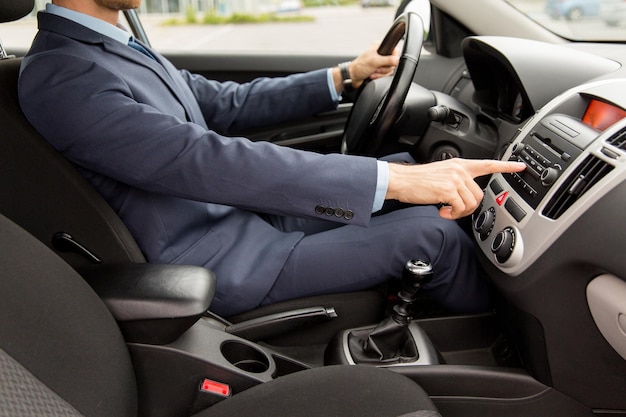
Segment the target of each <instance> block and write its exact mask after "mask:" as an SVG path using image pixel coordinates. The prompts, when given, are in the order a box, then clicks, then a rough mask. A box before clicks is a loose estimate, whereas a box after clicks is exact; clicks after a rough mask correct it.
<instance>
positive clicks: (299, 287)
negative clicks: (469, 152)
mask: <svg viewBox="0 0 626 417" xmlns="http://www.w3.org/2000/svg"><path fill="white" fill-rule="evenodd" d="M385 209H386V207H384V208H383V210H385ZM386 211H387V212H384V213H380V214H378V215H374V216H373V217H372V219H371V222H370V224H369V227H360V226H351V225H339V224H336V223H333V222H326V221H323V220H311V219H303V218H291V217H279V216H266V217H265V219H266V220H267V221H268V222H270V223H271V224H272V225H273V226H274V227H276V228H278V229H280V230H283V231H286V232H289V231H294V230H300V231H303V232H304V233H305V237H304V238H303V239H302V240H301V241H300V242H299V243H298V244H297V245H296V247H295V248H294V250H293V251H292V253H291V255H290V256H289V258H288V260H287V262H286V263H285V265H284V268H283V269H282V271H281V273H280V275H279V276H278V279H277V280H276V282H275V284H274V286H273V287H272V289H271V290H270V292H269V293H268V295H267V296H266V297H265V299H264V300H263V302H262V303H263V304H272V303H276V302H279V301H285V300H289V299H294V298H300V297H306V296H313V295H319V294H329V293H338V292H351V291H359V290H365V289H369V288H372V287H375V286H376V285H378V284H381V283H384V282H387V281H388V280H391V279H399V278H400V277H401V276H402V271H403V268H404V265H405V264H406V262H407V261H408V260H411V259H421V260H425V261H428V262H430V263H431V264H432V267H433V279H432V281H431V282H430V283H428V284H426V285H425V286H424V288H423V291H424V292H425V293H426V294H428V295H430V296H431V297H432V298H433V299H434V300H436V301H437V302H439V303H440V304H441V305H442V306H443V307H445V308H446V309H448V310H450V311H452V312H458V313H478V312H484V311H486V310H487V309H489V307H490V302H489V286H488V282H487V280H486V278H485V276H484V273H483V272H482V269H481V268H480V265H479V262H478V260H477V258H476V252H475V249H474V243H473V240H472V238H471V237H470V236H469V234H468V233H467V232H466V231H465V230H464V229H463V228H462V227H461V226H460V225H459V223H457V222H456V221H453V220H446V219H443V218H441V217H440V216H439V212H438V210H437V208H436V207H435V206H401V207H400V208H398V209H395V210H394V209H387V210H386Z"/></svg>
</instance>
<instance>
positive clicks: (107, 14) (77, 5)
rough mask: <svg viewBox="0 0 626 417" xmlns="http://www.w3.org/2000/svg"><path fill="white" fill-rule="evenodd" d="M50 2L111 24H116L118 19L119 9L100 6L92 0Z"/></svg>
mask: <svg viewBox="0 0 626 417" xmlns="http://www.w3.org/2000/svg"><path fill="white" fill-rule="evenodd" d="M52 4H56V5H57V6H61V7H65V8H67V9H71V10H74V11H77V12H80V13H84V14H87V15H89V16H92V17H95V18H97V19H102V20H104V21H105V22H107V23H110V24H112V25H117V22H118V21H119V16H120V12H119V10H114V9H110V8H107V7H103V6H100V5H98V4H96V3H95V2H94V1H92V0H53V1H52Z"/></svg>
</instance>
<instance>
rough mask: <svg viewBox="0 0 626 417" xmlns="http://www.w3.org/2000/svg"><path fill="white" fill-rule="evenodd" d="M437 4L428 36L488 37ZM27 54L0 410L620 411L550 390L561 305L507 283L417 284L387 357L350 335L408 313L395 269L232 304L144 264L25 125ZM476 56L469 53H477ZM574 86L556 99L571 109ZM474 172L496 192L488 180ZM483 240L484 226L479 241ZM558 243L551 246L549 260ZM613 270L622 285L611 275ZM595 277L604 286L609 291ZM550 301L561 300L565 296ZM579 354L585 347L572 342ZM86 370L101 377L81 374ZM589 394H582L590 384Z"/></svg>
mask: <svg viewBox="0 0 626 417" xmlns="http://www.w3.org/2000/svg"><path fill="white" fill-rule="evenodd" d="M29 3H30V5H29ZM402 3H403V5H404V4H405V3H407V2H406V1H403V2H402ZM29 6H30V8H29ZM31 10H32V0H31V1H30V2H29V0H9V1H8V2H7V3H6V4H3V5H0V36H1V34H2V25H1V23H4V22H9V21H12V20H17V19H19V18H20V17H22V16H23V15H25V14H27V13H29V12H30V11H31ZM135 17H136V16H135ZM432 19H434V20H437V21H439V23H440V24H438V25H435V27H436V28H437V29H436V30H437V31H443V32H442V33H434V34H431V36H434V38H431V39H432V40H433V42H434V44H433V47H434V48H435V49H436V50H437V51H438V52H440V53H441V54H442V55H443V56H445V57H446V58H450V59H459V58H461V57H463V55H464V51H467V50H468V49H471V48H475V49H476V50H478V49H481V48H482V49H481V50H486V49H489V48H492V47H493V48H494V49H495V47H494V46H493V44H488V43H485V44H483V43H481V40H480V39H479V40H476V42H475V43H473V44H472V41H473V40H472V39H468V40H467V41H464V42H461V41H460V40H461V39H465V38H467V37H468V36H470V35H471V33H470V31H469V30H468V29H467V28H465V27H463V26H461V25H455V24H454V22H453V19H452V18H451V17H450V16H449V15H447V14H446V13H445V12H444V11H442V10H441V9H438V8H434V9H433V14H432ZM136 24H137V25H138V27H140V22H136ZM444 32H445V33H444ZM0 49H2V45H1V44H0ZM481 59H482V58H481ZM494 59H495V58H494ZM20 63H21V58H20V57H14V56H13V57H11V56H6V57H5V58H2V56H1V55H0V126H2V135H1V139H0V191H1V192H2V197H1V198H0V267H1V270H0V277H1V278H0V300H2V303H0V304H1V305H2V306H1V307H0V312H2V315H0V316H1V317H2V319H0V330H1V331H0V334H2V337H0V343H2V345H0V375H2V378H1V380H2V381H4V382H0V393H2V397H5V396H6V397H9V396H10V397H11V398H17V400H16V401H6V400H5V399H0V414H4V413H7V415H20V414H17V413H18V411H16V408H13V407H15V403H16V402H17V403H19V404H20V406H19V407H17V408H24V409H26V410H27V412H30V413H34V414H39V415H44V414H45V413H46V411H43V410H42V409H40V408H37V407H38V406H37V405H34V406H33V405H32V404H33V403H36V401H35V399H36V398H37V396H39V397H38V398H41V399H43V400H42V401H43V402H44V403H45V404H46V407H50V404H52V407H53V409H54V410H55V412H58V413H60V415H79V414H78V413H81V414H82V415H90V416H91V415H93V416H96V415H97V416H100V415H102V416H104V415H106V416H118V415H119V416H122V415H139V416H151V417H154V416H174V415H177V416H180V415H198V416H226V415H231V416H234V415H268V416H269V415H273V416H281V415H289V416H313V415H360V416H387V415H388V416H400V415H404V414H406V416H414V417H420V416H423V417H428V416H431V417H432V416H437V415H439V414H437V413H440V415H442V416H444V417H446V416H449V417H453V416H459V417H462V416H466V417H467V416H481V417H486V416H500V415H508V416H519V417H526V416H538V415H546V416H548V415H549V416H553V417H561V416H563V417H566V416H567V417H578V416H581V417H582V416H592V415H607V416H608V415H626V411H625V409H626V405H624V407H623V408H624V409H621V408H620V407H621V406H622V405H623V404H624V401H622V400H619V399H618V400H616V401H615V404H617V406H616V407H615V409H610V410H601V409H598V407H595V410H594V405H593V404H588V403H584V401H581V400H580V399H579V398H576V395H573V393H575V392H577V391H576V390H585V389H587V388H582V387H580V386H579V385H574V388H573V389H572V390H571V392H561V391H560V390H559V389H556V388H555V381H554V378H559V377H560V375H559V374H558V372H556V373H555V372H554V369H555V368H554V367H555V365H554V364H553V365H552V366H553V368H552V371H551V365H550V360H553V359H552V358H550V359H549V357H550V355H549V353H548V350H547V348H546V346H549V343H548V342H549V341H547V340H546V338H550V337H554V336H553V335H550V334H548V335H546V329H545V325H546V324H545V320H546V319H545V317H544V316H542V315H541V314H542V313H544V312H546V311H549V312H554V320H555V321H556V320H558V317H559V316H560V314H564V313H563V312H560V311H558V310H559V306H558V305H552V306H545V305H542V306H541V307H539V306H538V304H539V303H540V301H539V300H533V301H529V302H527V301H526V300H515V295H516V294H517V293H515V291H512V292H511V293H512V294H514V295H513V296H512V297H502V296H498V297H497V302H498V305H497V306H496V308H495V309H494V312H491V313H486V314H479V315H463V316H459V315H454V314H450V313H449V312H447V311H445V310H443V309H441V308H440V307H439V306H438V305H436V304H434V303H432V301H431V300H429V299H428V298H425V297H422V296H421V295H420V294H417V295H415V294H414V295H413V298H412V299H411V300H409V301H407V304H406V305H404V306H403V308H406V309H409V310H411V313H410V314H411V316H412V317H413V318H414V320H411V321H410V323H407V324H406V326H403V327H402V331H403V332H405V333H403V335H404V334H406V335H409V336H408V337H409V339H410V340H411V341H412V343H411V344H407V345H406V346H408V348H407V349H406V350H402V351H401V353H400V355H401V356H402V357H401V358H398V357H397V355H398V352H397V351H396V350H394V349H393V348H392V349H391V350H394V352H393V353H392V354H391V358H390V359H389V360H386V359H382V360H380V358H375V359H373V360H372V359H371V358H369V357H367V355H366V354H365V355H363V356H359V357H357V356H358V355H357V354H355V351H354V350H350V343H352V342H351V341H354V340H355V338H358V337H359V336H358V335H359V334H367V335H371V331H372V329H378V328H379V327H378V326H383V325H388V323H389V318H390V317H391V318H393V319H394V320H395V322H398V320H400V321H401V320H402V317H398V316H397V311H398V309H395V310H394V309H393V306H394V305H395V306H397V305H398V304H399V303H402V302H403V301H402V297H400V299H401V300H400V301H399V300H398V296H397V295H396V294H398V292H399V291H401V290H402V288H401V287H400V285H396V284H389V285H385V286H381V287H377V288H372V289H370V290H368V291H360V292H355V293H342V294H331V295H323V296H316V297H308V298H303V299H298V300H291V301H287V302H282V303H277V304H273V305H268V306H264V307H260V308H257V309H254V310H252V311H248V312H245V313H241V314H238V315H236V316H233V317H226V318H224V317H219V316H217V315H215V314H213V313H211V312H210V309H209V306H210V302H211V298H212V296H213V293H214V290H215V279H216V277H215V276H214V274H213V273H212V272H211V271H209V270H206V269H204V268H199V267H192V266H175V265H156V264H150V263H147V262H146V259H145V258H144V256H143V254H142V253H141V250H140V249H139V247H138V245H137V243H136V242H135V241H134V239H133V237H132V236H131V234H130V232H129V231H128V229H127V228H126V226H125V225H124V224H123V222H122V221H121V220H120V218H119V217H118V216H117V215H116V213H115V212H114V211H113V210H112V209H111V207H110V206H109V205H108V204H107V203H106V202H105V201H104V200H103V199H102V197H101V196H100V195H99V194H98V193H97V192H96V191H95V190H94V189H93V188H92V187H91V186H90V185H89V184H88V183H87V181H86V180H85V179H84V178H83V177H82V176H81V175H80V173H79V172H78V171H77V170H76V169H75V167H74V166H73V165H72V164H71V163H70V162H69V161H67V160H66V159H65V158H64V157H62V156H61V155H60V154H59V153H58V152H57V151H56V150H55V149H54V148H52V146H50V145H49V144H48V143H47V142H46V141H45V140H44V139H43V138H42V137H41V136H40V135H39V134H38V133H37V131H36V130H35V129H34V128H33V127H32V126H30V124H29V123H28V121H27V119H26V118H25V116H24V115H23V113H22V111H21V109H20V106H19V102H18V96H17V79H18V76H19V67H20ZM482 63H483V61H479V60H478V59H477V61H476V62H475V63H474V65H481V64H482ZM469 64H470V65H471V64H472V62H471V59H470V62H469ZM620 88H621V86H620ZM594 91H595V90H594ZM620 91H621V90H620ZM584 94H587V91H586V90H585V92H584ZM584 94H583V95H584ZM573 101H574V100H573V99H572V100H569V101H567V103H565V104H563V105H562V106H561V107H560V108H559V109H563V112H573V110H571V109H572V108H574V107H575V105H574V104H572V102H573ZM529 112H530V110H529ZM530 113H532V112H530ZM551 116H552V115H550V114H546V115H545V117H546V118H549V117H551ZM559 120H560V121H562V120H563V119H559ZM513 130H514V129H513ZM536 131H537V130H533V132H536ZM540 133H541V132H540ZM534 134H535V133H533V135H534ZM529 141H530V139H526V143H528V142H529ZM500 182H502V180H501V181H500ZM481 185H483V184H481ZM484 186H485V187H486V189H487V187H488V190H492V191H493V192H491V191H488V192H489V193H491V194H494V196H493V199H494V200H495V198H496V197H495V194H497V193H496V190H495V189H494V187H496V184H494V182H492V181H489V182H485V183H484ZM621 188H623V186H621V184H620V185H619V189H621ZM520 194H522V192H521V191H520ZM619 195H621V194H619ZM619 195H616V194H614V195H613V196H612V197H606V199H605V200H603V207H604V206H615V207H616V208H615V209H614V213H615V215H616V216H619V213H620V212H619V207H620V206H623V205H622V204H621V203H622V201H620V197H619ZM610 198H613V199H612V200H610ZM42 201H44V202H45V204H42V203H41V202H42ZM523 204H525V203H523ZM494 205H495V204H494ZM524 207H526V206H524ZM593 210H594V208H593V207H590V208H589V214H588V217H585V218H584V226H585V228H587V227H589V224H590V223H593V218H594V216H601V215H603V214H602V213H595V212H594V211H593ZM486 212H487V213H486ZM485 213H486V214H485ZM490 213H491V212H488V209H487V208H486V207H485V205H484V204H483V205H482V206H481V207H480V208H479V210H477V213H476V215H475V217H474V218H472V219H468V221H469V222H471V224H468V232H469V233H473V234H474V235H475V236H476V237H477V239H479V240H480V239H481V237H482V236H481V233H484V230H482V229H480V228H479V227H477V226H475V225H476V220H477V218H479V219H482V221H483V222H485V223H489V221H491V217H489V216H490ZM481 216H484V218H483V217H481ZM493 223H494V224H495V220H493ZM582 227H583V225H581V224H580V223H578V225H576V224H575V225H573V226H572V228H571V230H570V231H567V232H564V238H563V241H559V242H557V243H555V248H554V249H553V250H555V251H556V250H557V249H558V250H561V251H563V252H567V250H568V248H569V247H570V246H568V245H569V244H571V241H574V240H576V239H577V238H576V232H577V231H578V232H580V234H581V235H583V236H586V233H588V232H586V231H581V230H580V229H581V228H582ZM479 229H480V230H479ZM585 230H586V229H585ZM601 230H605V229H604V228H602V229H601ZM489 233H491V229H490V230H489ZM495 234H496V233H494V235H495ZM491 237H493V235H492V236H491ZM568 237H569V239H568ZM501 238H502V240H503V241H504V240H505V239H506V238H507V235H506V234H503V235H502V236H501ZM565 241H567V242H565ZM610 242H611V244H613V243H615V244H616V245H618V244H619V243H620V242H619V241H616V242H614V241H613V240H611V241H610ZM489 243H490V241H489V240H487V238H485V239H482V240H481V242H479V245H482V246H484V247H487V246H488V244H489ZM482 246H481V247H479V248H477V251H478V252H480V250H482V249H484V248H482ZM485 250H490V248H487V249H485ZM599 250H600V249H599V248H598V249H596V251H595V252H594V254H597V253H596V252H598V251H599ZM494 253H495V251H494ZM507 256H508V254H507ZM556 258H557V259H554V258H553V259H552V260H553V261H555V262H557V263H558V261H560V260H561V259H560V258H559V257H558V256H556ZM504 262H506V260H505V261H504ZM504 262H503V263H504ZM616 262H617V261H616ZM484 266H485V269H486V270H487V272H488V273H490V274H493V275H499V274H501V272H500V271H499V270H497V269H496V268H495V267H494V266H493V265H491V264H489V263H486V264H485V265H484ZM578 266H579V265H576V264H574V265H569V264H568V265H566V266H565V267H563V269H560V270H557V269H556V267H554V266H553V265H552V264H550V263H549V261H548V260H546V259H543V258H542V259H539V260H537V262H536V264H534V265H531V266H530V267H529V272H527V274H532V273H535V274H536V275H537V276H545V275H549V274H551V275H554V276H558V281H557V282H558V284H559V285H557V284H555V285H554V287H552V288H554V289H555V290H556V289H559V288H561V287H560V284H562V283H563V282H565V281H566V280H567V278H566V277H563V276H561V275H562V274H566V275H569V277H571V281H576V282H577V284H576V285H578V286H581V287H582V285H583V284H582V282H584V285H585V286H586V284H587V283H588V282H587V281H588V280H584V279H582V275H583V274H587V275H588V274H594V275H596V274H597V273H598V270H599V269H600V268H596V269H594V270H593V271H588V270H587V269H593V268H590V267H588V266H587V264H584V266H583V267H582V268H579V269H577V268H578ZM408 269H410V265H408V264H407V270H408ZM412 271H413V272H414V270H412ZM421 272H422V271H419V273H421ZM604 272H605V271H604ZM419 273H416V274H413V275H411V274H410V273H409V272H407V273H406V277H405V280H419V279H422V278H421V276H419ZM525 273H526V272H525ZM172 282H175V283H176V286H177V288H178V291H177V293H176V294H172V292H171V283H172ZM405 282H406V281H405ZM85 283H86V284H87V285H85ZM503 285H504V286H506V285H509V284H508V283H505V284H503ZM607 285H608V284H607ZM610 285H611V287H610V288H616V289H617V290H616V291H617V292H618V293H619V292H620V291H622V286H621V284H614V283H611V284H610ZM614 285H616V286H614ZM541 288H542V289H544V287H541ZM552 288H551V287H550V286H546V287H545V291H546V292H550V291H551V290H552ZM494 291H498V290H497V289H496V288H494ZM581 291H583V292H584V289H582V290H581ZM599 291H600V293H602V295H601V296H600V297H604V296H605V295H604V293H605V292H606V290H604V289H601V290H599ZM522 292H523V290H521V291H520V293H522ZM520 297H521V296H520ZM511 298H513V299H514V300H515V301H517V302H516V303H513V302H510V301H511ZM154 299H157V300H160V301H159V302H158V303H152V304H151V305H150V307H146V306H147V304H150V303H146V300H154ZM555 299H556V300H560V301H563V305H565V306H568V305H571V304H570V303H571V300H570V299H569V298H567V297H566V296H563V297H562V298H559V297H556V298H555ZM602 299H603V298H601V300H602ZM181 300H182V302H181ZM584 305H587V302H586V301H584ZM524 307H529V311H539V312H540V314H537V315H535V314H532V313H529V312H528V311H526V310H525V309H524ZM533 309H535V310H533ZM164 312H166V313H164ZM545 314H547V313H545ZM570 314H571V315H572V316H573V317H576V318H580V323H581V328H585V329H586V327H589V326H590V325H591V323H590V320H589V318H588V316H589V313H588V312H587V311H586V312H584V314H583V313H577V312H575V311H570ZM537 316H539V317H540V318H538V317H537ZM583 316H584V317H583ZM550 324H551V325H552V326H555V327H558V323H550ZM593 331H594V332H596V333H597V330H593ZM598 334H599V333H598ZM557 336H558V334H557ZM602 340H603V339H601V336H598V339H597V340H596V339H594V340H591V341H586V342H585V343H586V345H585V347H586V348H588V347H589V346H593V347H594V348H596V349H597V352H599V355H601V356H602V358H604V361H605V364H606V367H607V368H610V369H612V370H614V371H613V372H612V373H611V374H608V375H607V378H608V379H609V380H608V381H606V383H605V385H603V388H605V387H606V386H610V387H611V388H610V389H613V390H614V391H615V392H617V393H618V395H619V393H620V392H621V393H623V391H622V389H623V387H625V386H626V382H625V381H624V379H626V376H625V375H626V365H624V362H623V360H622V358H621V357H620V356H619V355H618V354H617V353H615V351H614V350H612V349H611V347H610V346H609V345H608V344H606V343H605V342H603V341H602ZM39 343H41V346H38V344H39ZM382 345H384V342H383V343H382ZM572 349H575V347H574V346H572ZM383 350H384V347H383ZM86 352H87V353H86ZM574 357H575V358H577V359H581V358H583V359H581V362H582V361H583V360H584V356H583V353H581V354H580V355H579V356H574ZM581 362H578V361H577V363H575V364H571V366H580V367H581V369H587V368H586V366H589V368H588V369H589V372H590V373H591V372H593V370H594V368H593V367H592V366H591V365H585V364H584V363H581ZM553 363H554V362H553ZM558 366H559V368H557V369H559V370H560V369H562V368H564V367H565V366H566V364H563V363H558ZM7 369H9V371H7ZM389 370H391V371H392V372H388V371H389ZM620 370H624V372H621V371H620ZM5 376H6V378H5ZM15 381H18V382H15ZM24 383H26V384H29V385H30V386H32V387H34V388H33V389H30V390H29V392H27V393H26V392H21V391H19V389H16V388H15V387H16V386H17V387H19V386H22V385H23V384H24ZM94 383H96V384H98V387H97V388H92V387H90V386H91V385H93V384H94ZM224 390H226V391H228V392H227V393H225V391H224ZM592 390H593V387H590V388H589V391H592ZM33 392H36V393H37V394H36V395H34V394H33ZM51 392H52V393H51ZM26 394H28V395H26ZM599 395H602V394H598V393H596V392H593V393H590V394H589V396H590V398H593V399H595V398H597V397H598V396H599ZM611 395H614V392H613V391H611ZM103 396H104V397H105V398H106V401H103V400H102V398H103ZM230 397H232V398H230ZM331 397H337V400H333V401H330V400H329V398H331ZM625 397H626V396H625ZM227 398H228V400H225V399H227ZM238 399H240V400H238ZM231 400H233V401H231ZM21 404H28V406H22V405H21ZM600 408H603V407H600ZM20 412H21V411H20ZM48 412H49V411H48ZM409 413H411V414H409Z"/></svg>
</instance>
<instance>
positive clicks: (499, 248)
mask: <svg viewBox="0 0 626 417" xmlns="http://www.w3.org/2000/svg"><path fill="white" fill-rule="evenodd" d="M514 247H515V232H514V231H513V229H512V228H510V227H507V228H506V229H504V230H501V231H499V232H498V234H496V236H495V237H494V238H493V242H491V252H493V253H494V254H495V255H496V259H497V260H498V262H500V263H502V262H505V261H506V260H507V259H509V257H510V256H511V253H512V252H513V248H514Z"/></svg>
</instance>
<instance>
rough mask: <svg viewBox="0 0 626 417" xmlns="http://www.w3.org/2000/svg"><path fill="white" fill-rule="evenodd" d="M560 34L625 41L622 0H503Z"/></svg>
mask: <svg viewBox="0 0 626 417" xmlns="http://www.w3.org/2000/svg"><path fill="white" fill-rule="evenodd" d="M506 1H507V2H508V3H509V4H511V5H512V6H514V7H515V8H517V9H518V10H520V11H521V12H522V13H524V14H526V15H527V16H528V17H530V18H531V19H532V20H534V21H535V22H537V23H539V24H540V25H542V26H543V27H545V28H546V29H548V30H550V31H552V32H554V33H556V34H557V35H559V36H562V37H564V38H567V39H570V40H578V41H625V40H626V1H624V0H506Z"/></svg>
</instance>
